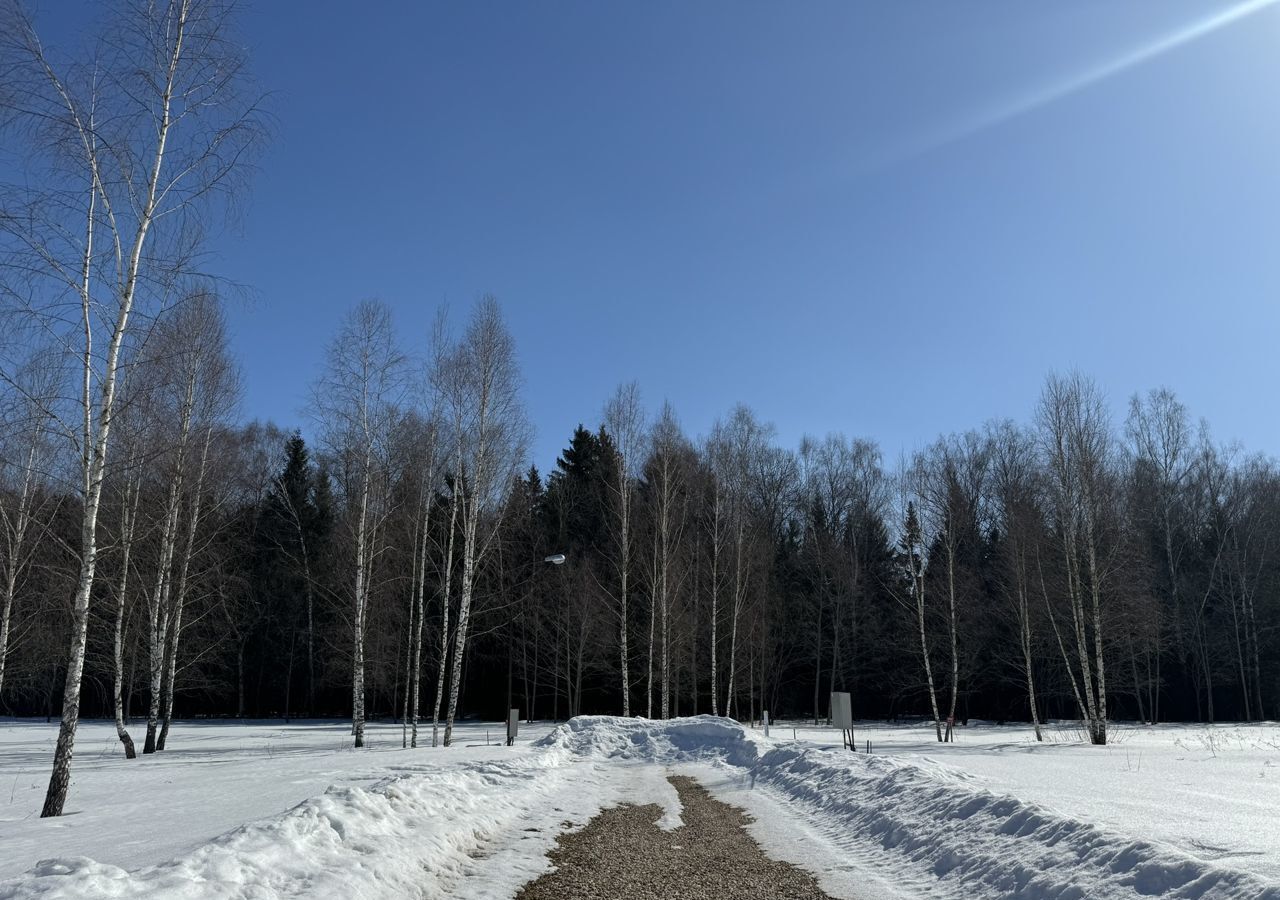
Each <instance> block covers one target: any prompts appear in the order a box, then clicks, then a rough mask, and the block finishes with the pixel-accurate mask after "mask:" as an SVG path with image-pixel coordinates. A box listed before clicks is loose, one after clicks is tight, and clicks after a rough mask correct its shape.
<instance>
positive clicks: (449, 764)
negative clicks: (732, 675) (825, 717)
mask: <svg viewBox="0 0 1280 900" xmlns="http://www.w3.org/2000/svg"><path fill="white" fill-rule="evenodd" d="M502 727H503V726H502V725H487V726H486V725H475V724H468V725H465V726H463V727H462V728H461V730H460V734H459V736H458V738H457V740H456V742H455V746H453V747H451V748H449V749H448V750H445V749H431V748H429V747H426V748H420V749H418V750H401V749H400V729H399V727H398V726H390V725H378V726H373V727H372V728H371V729H370V731H369V743H370V745H371V746H370V747H368V748H366V749H365V750H363V751H354V750H352V749H350V747H349V742H350V737H349V734H348V729H347V728H346V727H344V726H343V725H342V724H339V723H322V724H321V723H311V724H295V725H289V726H285V725H283V724H281V723H260V724H240V723H186V722H183V723H179V724H178V725H177V726H176V727H175V730H174V732H173V733H172V734H171V736H170V749H169V750H167V751H166V752H165V753H164V754H160V755H157V756H155V757H148V758H144V759H140V760H135V761H126V760H124V759H123V758H122V757H121V755H120V753H119V749H118V744H117V743H116V741H115V735H114V729H113V728H112V727H111V726H109V725H106V724H103V723H86V724H85V725H83V726H82V728H81V732H80V737H79V740H78V742H77V754H76V765H75V770H74V771H75V776H74V778H75V783H74V784H73V787H72V791H71V796H70V799H69V801H68V805H67V813H68V814H67V815H65V816H63V817H62V818H60V819H56V820H41V819H38V818H37V817H36V813H37V811H38V809H39V805H40V800H41V798H42V796H43V791H44V786H45V782H46V779H47V775H48V770H47V766H48V764H49V760H50V758H51V756H52V747H53V740H54V738H55V736H56V725H45V724H44V723H43V722H38V723H37V722H28V721H16V722H15V721H13V720H0V897H68V898H70V897H79V898H84V897H157V898H159V897H179V898H182V897H193V898H194V897H255V898H258V897H261V898H270V897H294V896H310V897H398V896H427V897H510V896H512V895H513V894H514V892H515V891H516V890H517V888H518V886H519V885H520V884H522V883H524V882H525V881H528V880H530V879H532V878H534V877H536V876H537V875H538V874H540V873H541V872H543V871H546V869H547V867H548V866H549V863H548V861H547V859H546V851H547V850H548V849H550V847H551V846H553V844H554V841H555V838H556V836H557V835H558V834H559V833H561V832H562V831H563V830H564V829H566V828H571V827H576V826H580V825H581V824H582V823H584V822H586V821H587V820H588V819H590V818H591V816H593V815H594V814H595V813H596V812H598V811H599V810H600V809H602V808H604V807H607V806H611V805H614V804H616V803H618V802H641V803H658V804H661V805H662V806H663V807H664V808H665V810H666V813H665V815H664V817H663V821H662V824H663V825H664V827H672V826H674V825H677V824H678V822H679V803H678V800H677V799H676V797H675V794H674V791H672V790H671V788H670V786H669V785H668V784H667V783H666V781H665V775H666V774H667V773H668V772H671V771H679V772H689V773H690V774H694V775H696V776H697V777H699V778H701V779H702V780H703V782H704V783H706V784H707V785H708V786H709V787H710V788H711V789H712V790H713V792H714V793H716V794H717V795H719V796H721V797H723V798H724V799H726V800H729V801H730V802H733V803H736V804H738V805H741V806H744V807H746V808H747V809H748V810H749V811H751V812H752V813H753V814H754V815H755V816H756V819H757V822H756V824H755V825H754V826H752V828H753V831H754V832H755V834H756V835H757V837H758V838H759V839H760V840H761V842H762V843H763V844H764V845H765V846H766V848H767V849H768V850H769V851H770V852H771V853H773V854H774V855H776V856H779V857H780V858H786V859H789V860H792V861H794V862H797V863H800V864H802V865H805V866H807V867H808V868H810V869H812V870H814V871H815V872H816V874H818V876H819V878H820V880H821V881H822V883H823V885H824V887H826V889H827V890H828V891H829V892H831V893H832V894H833V895H835V896H842V897H866V898H870V897H886V896H903V897H911V896H922V895H928V896H931V897H942V898H949V897H957V898H958V897H964V898H973V897H1005V896H1015V897H1026V898H1044V897H1055V898H1085V897H1099V898H1108V897H1117V898H1118V897H1140V896H1156V897H1168V898H1174V897H1178V898H1206V900H1207V898H1268V900H1280V812H1278V811H1280V781H1278V780H1277V779H1280V726H1276V725H1238V726H1237V725H1230V726H1217V727H1214V728H1206V727H1203V726H1160V727H1157V728H1135V727H1132V726H1116V727H1115V728H1114V730H1113V742H1112V744H1111V745H1109V746H1107V747H1101V748H1099V747H1089V746H1086V745H1084V744H1083V743H1082V742H1081V741H1080V736H1079V734H1078V733H1077V732H1076V731H1075V730H1074V729H1071V728H1060V727H1057V726H1051V727H1050V728H1049V729H1047V732H1046V735H1047V737H1048V738H1049V741H1047V742H1046V743H1045V744H1035V742H1034V741H1033V740H1031V733H1030V730H1029V728H1027V727H1023V726H1018V727H1004V726H988V725H974V726H971V727H968V728H961V729H959V733H958V741H957V742H956V743H955V744H954V745H948V746H940V745H938V744H937V743H936V742H934V741H933V739H932V730H931V729H929V728H922V727H920V726H910V727H908V726H900V727H889V726H884V725H878V726H869V727H864V726H861V725H860V726H859V727H858V729H857V732H856V738H857V741H858V745H859V747H860V748H861V749H865V742H866V741H867V740H868V739H869V740H871V742H872V750H873V754H872V755H871V756H870V757H868V756H866V755H865V754H862V753H859V754H856V755H855V754H852V753H850V752H849V751H847V750H843V749H841V748H840V746H839V741H838V735H837V734H836V733H834V732H831V731H829V730H827V729H822V728H818V729H815V728H813V727H811V726H805V725H799V724H797V725H796V726H795V731H794V737H795V738H796V740H793V731H792V726H791V725H790V724H785V725H781V726H778V725H775V726H774V727H773V729H772V733H771V737H770V738H769V739H767V740H766V739H765V738H764V737H763V735H762V733H761V732H760V731H758V730H751V729H743V728H741V727H739V726H737V725H735V724H733V723H729V722H727V721H724V720H715V719H711V718H709V717H702V718H698V719H682V720H674V721H672V722H668V723H660V722H652V723H650V722H645V721H643V720H637V719H633V720H619V719H608V718H584V719H578V720H574V721H573V722H572V723H570V725H569V726H565V727H562V728H560V729H558V730H553V729H552V727H551V726H550V725H538V726H533V727H526V728H525V729H524V730H523V731H522V734H521V740H520V742H519V743H518V745H517V746H516V747H513V748H507V747H504V746H500V742H499V738H500V737H501V730H502ZM486 732H487V738H488V740H489V742H490V744H489V746H486ZM427 742H428V743H429V731H428V734H427ZM655 763H657V764H655ZM3 879H8V880H7V881H4V880H3Z"/></svg>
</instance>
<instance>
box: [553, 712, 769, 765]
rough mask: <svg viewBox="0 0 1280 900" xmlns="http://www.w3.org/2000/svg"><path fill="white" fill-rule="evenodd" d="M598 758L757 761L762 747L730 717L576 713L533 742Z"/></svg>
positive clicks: (748, 762) (742, 762)
mask: <svg viewBox="0 0 1280 900" xmlns="http://www.w3.org/2000/svg"><path fill="white" fill-rule="evenodd" d="M534 746H535V747H539V748H542V749H544V750H562V751H568V752H571V753H574V754H576V755H578V756H580V757H589V758H594V759H630V760H635V759H639V760H645V761H648V762H662V763H678V762H696V761H701V760H716V761H720V762H725V763H728V764H729V765H734V766H751V765H754V764H755V762H756V759H757V757H758V755H759V754H758V750H757V747H756V744H755V741H754V739H753V738H752V736H751V735H750V733H749V732H748V731H747V730H746V729H745V728H743V727H742V726H741V725H739V724H738V723H737V722H734V721H733V720H732V719H722V718H719V717H717V716H691V717H689V718H685V719H667V720H666V721H657V722H655V721H650V720H648V719H621V718H617V717H616V716H578V717H577V718H574V719H570V720H569V721H568V722H566V723H565V724H564V725H561V726H560V727H558V728H556V729H555V730H554V731H552V732H551V733H550V734H548V735H547V736H546V737H543V738H542V739H540V740H539V741H537V742H536V743H535V744H534Z"/></svg>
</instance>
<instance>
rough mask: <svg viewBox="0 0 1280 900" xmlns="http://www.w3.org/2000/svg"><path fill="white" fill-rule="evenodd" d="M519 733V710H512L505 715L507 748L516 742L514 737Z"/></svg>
mask: <svg viewBox="0 0 1280 900" xmlns="http://www.w3.org/2000/svg"><path fill="white" fill-rule="evenodd" d="M519 733H520V710H518V709H513V710H511V711H510V712H508V713H507V746H508V747H510V746H511V745H512V744H514V743H515V742H516V735H517V734H519Z"/></svg>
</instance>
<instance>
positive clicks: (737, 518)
mask: <svg viewBox="0 0 1280 900" xmlns="http://www.w3.org/2000/svg"><path fill="white" fill-rule="evenodd" d="M117 12H118V14H117V15H115V16H113V17H112V18H111V20H110V23H111V24H110V25H109V27H106V28H105V29H104V31H103V32H102V34H100V35H98V39H97V40H96V41H95V42H94V43H93V45H92V51H91V52H89V53H88V54H87V55H82V56H71V57H59V56H58V55H57V54H55V53H54V51H52V50H51V49H49V48H46V47H45V46H44V45H43V44H42V43H41V42H40V40H39V37H38V35H37V31H36V28H35V25H34V23H33V22H32V20H31V19H30V18H29V17H27V16H26V15H25V13H24V11H23V9H22V7H20V6H19V5H16V4H9V5H6V6H5V7H4V17H5V18H4V20H3V22H0V26H3V27H0V34H3V35H4V37H3V38H2V39H0V40H2V41H3V43H0V67H3V75H4V77H3V78H2V79H0V84H3V85H4V93H3V94H2V95H0V109H3V111H4V114H5V118H4V119H3V122H2V124H4V125H5V126H7V127H8V128H9V131H8V132H7V133H9V134H12V135H13V136H14V137H15V138H19V139H20V140H21V145H22V146H23V147H24V148H25V152H26V154H27V155H26V156H25V157H24V159H25V165H26V171H25V172H24V177H23V179H21V181H20V182H18V183H15V184H10V185H7V186H5V189H4V192H3V194H2V195H0V242H2V243H0V253H3V256H4V260H3V263H4V265H3V267H2V268H0V272H3V277H2V278H0V299H2V300H3V304H4V309H3V311H4V316H5V320H4V321H5V335H4V339H3V341H0V354H2V357H3V359H2V361H0V424H2V428H0V706H3V708H4V709H5V710H7V711H9V712H12V713H15V714H21V715H41V714H42V715H45V716H48V717H50V718H52V717H54V716H58V717H59V718H60V727H59V740H58V745H57V749H56V751H55V760H54V766H53V770H52V774H51V779H50V786H49V792H48V795H47V798H46V803H45V807H44V810H43V814H45V815H58V814H60V812H61V811H62V807H63V804H64V802H65V798H66V792H67V788H68V785H69V783H70V770H71V761H72V756H73V751H74V738H75V732H76V728H77V724H78V721H79V718H80V716H81V714H82V712H83V713H84V714H87V715H91V716H99V717H105V718H108V719H113V720H114V722H115V727H116V731H117V733H118V735H119V739H120V744H121V752H123V753H124V754H125V755H127V756H130V757H132V756H134V755H135V754H136V753H137V752H138V750H137V744H138V743H139V742H140V743H141V745H142V747H141V752H142V753H154V752H163V751H164V749H165V747H166V744H167V742H168V741H169V740H170V736H171V730H172V728H173V727H174V722H175V718H176V717H178V716H238V717H275V716H279V717H284V718H286V719H287V718H290V717H295V716H343V717H350V720H351V725H352V740H353V743H354V744H355V745H356V746H357V747H359V746H362V745H363V743H364V729H365V723H366V722H367V721H368V720H369V719H370V718H371V717H383V718H387V717H390V718H394V719H395V720H397V721H399V722H401V723H402V726H403V742H404V744H405V745H406V746H415V747H416V746H419V745H422V744H427V743H429V744H431V745H433V746H434V745H437V744H444V745H448V744H449V743H450V742H451V741H452V739H453V730H454V727H455V725H456V724H457V722H458V721H459V719H460V718H461V717H463V716H468V715H482V716H500V715H502V714H504V712H505V710H507V709H508V708H512V707H516V708H519V709H520V710H521V711H522V713H523V715H525V716H526V717H527V718H529V719H534V718H551V719H561V718H564V717H567V716H573V715H578V714H581V713H591V712H601V713H613V714H621V715H643V716H647V717H652V718H658V717H662V718H665V717H668V716H677V715H687V714H693V713H710V714H713V715H722V716H730V717H735V718H738V719H742V720H749V719H750V720H754V719H757V718H759V717H760V716H761V715H762V714H763V712H764V711H765V710H768V711H770V713H771V714H772V715H773V716H775V717H776V716H805V717H812V718H813V719H815V720H820V719H822V718H823V717H825V716H826V715H828V713H829V710H828V708H827V705H828V697H829V694H830V693H831V692H832V691H834V690H848V691H851V692H852V693H853V695H854V704H855V710H856V713H857V714H858V715H860V716H863V717H890V718H899V717H922V718H923V719H924V720H926V721H928V722H930V723H931V725H932V727H933V728H934V729H935V732H936V734H937V737H938V740H940V741H944V740H948V739H950V737H951V726H952V723H954V722H955V721H957V720H964V719H967V718H970V717H981V718H988V719H997V720H1018V721H1027V722H1028V723H1029V727H1030V728H1031V729H1032V730H1033V731H1034V734H1035V736H1036V737H1037V738H1040V737H1041V736H1042V726H1043V725H1044V723H1045V722H1046V721H1048V720H1049V719H1051V718H1067V719H1072V720H1079V721H1080V722H1081V723H1082V727H1083V730H1084V733H1085V734H1086V735H1087V737H1088V739H1089V740H1091V741H1092V742H1094V743H1099V744H1101V743H1105V742H1106V741H1107V736H1108V723H1109V722H1111V721H1113V720H1115V719H1136V720H1140V721H1145V722H1158V721H1168V720H1199V721H1213V720H1216V719H1224V718H1226V719H1243V720H1254V719H1260V718H1264V717H1267V716H1275V715H1276V710H1277V704H1278V703H1280V700H1278V699H1277V698H1278V697H1280V628H1278V627H1277V625H1278V623H1280V606H1278V601H1277V587H1278V586H1280V582H1278V577H1280V557H1278V554H1277V552H1276V550H1277V544H1278V543H1280V468H1278V467H1277V465H1276V463H1275V462H1274V461H1273V460H1271V459H1269V458H1266V457H1263V456H1250V455H1247V454H1245V453H1244V452H1243V451H1241V450H1240V449H1239V448H1237V447H1235V446H1232V445H1222V444H1220V443H1218V442H1215V441H1214V440H1213V438H1212V436H1211V434H1210V432H1209V430H1208V427H1207V426H1206V425H1204V424H1202V423H1196V422H1194V421H1193V420H1192V418H1191V416H1190V414H1189V413H1188V411H1187V410H1186V409H1185V408H1184V406H1183V405H1182V404H1181V403H1180V402H1179V401H1178V400H1177V398H1176V397H1175V396H1174V394H1173V393H1172V392H1170V391H1168V390H1165V389H1158V390H1154V391H1151V392H1150V393H1148V394H1145V395H1142V396H1137V397H1134V398H1133V399H1132V401H1131V403H1130V405H1129V408H1128V410H1127V414H1126V415H1124V416H1123V417H1122V418H1121V419H1120V420H1114V419H1113V416H1112V411H1111V408H1110V406H1109V404H1108V402H1107V400H1106V398H1105V396H1104V395H1103V393H1102V391H1101V390H1100V388H1099V387H1098V386H1097V385H1096V384H1095V383H1094V382H1092V381H1091V380H1090V379H1088V378H1087V377H1085V376H1083V375H1080V374H1067V375H1051V376H1050V377H1049V378H1048V379H1047V380H1046V382H1045V384H1044V386H1043V390H1042V392H1041V396H1040V400H1039V403H1038V405H1037V409H1036V412H1035V415H1034V416H1033V418H1032V420H1031V421H1028V422H1024V423H1018V422H1013V421H999V422H992V423H987V424H985V425H982V426H980V427H977V428H975V429H973V430H971V431H967V432H964V433H962V434H955V435H946V436H942V437H940V438H938V439H937V440H936V441H935V442H934V443H932V444H931V445H929V446H927V447H925V448H923V449H921V450H919V451H918V452H915V453H912V454H910V455H908V456H906V457H905V458H902V459H898V460H885V459H884V458H883V456H882V454H881V452H880V450H879V448H878V447H877V445H876V444H875V442H874V441H872V440H869V439H864V438H851V437H848V436H845V435H841V434H829V435H826V436H824V437H815V438H805V439H804V440H802V441H801V442H800V444H799V446H798V447H784V446H782V445H781V444H780V443H779V441H778V439H777V435H776V433H775V430H774V429H773V428H772V426H770V425H769V424H768V423H767V422H765V421H763V420H762V419H761V418H760V417H759V416H757V415H756V414H755V413H754V412H753V411H752V410H751V409H750V408H748V407H746V406H737V407H734V408H733V409H731V410H730V411H729V412H728V413H727V414H726V415H725V416H723V417H722V418H721V419H720V420H719V421H718V422H716V423H715V424H714V425H713V427H711V428H710V429H709V431H708V432H707V433H706V434H703V435H699V436H695V435H690V434H688V433H687V432H686V431H685V429H684V428H683V427H682V425H681V423H680V420H679V417H678V415H677V412H676V410H675V409H674V408H673V407H672V406H671V405H670V404H669V403H667V404H662V405H661V406H660V407H659V408H658V409H657V410H656V411H654V410H650V409H649V408H647V407H646V406H645V404H644V403H643V401H642V397H641V392H640V388H639V386H638V385H636V384H624V385H621V386H619V387H618V388H617V389H616V391H614V392H613V393H612V395H611V396H609V397H608V398H605V400H606V402H604V403H603V404H602V407H601V409H600V410H599V411H598V414H596V415H591V416H584V424H583V425H581V426H580V427H579V428H578V429H576V431H575V432H574V433H573V434H572V435H571V436H567V444H566V446H565V448H564V450H563V452H562V454H561V455H560V457H559V459H558V460H557V461H556V464H555V466H554V468H553V469H552V470H551V471H550V472H548V473H545V474H544V473H542V472H539V471H538V470H537V469H536V468H533V467H529V466H528V465H527V458H526V457H527V453H526V451H527V445H528V439H529V433H530V427H529V424H528V422H527V420H526V416H525V413H524V410H523V407H522V405H521V399H520V386H521V378H520V372H519V366H518V360H517V355H516V348H515V344H514V341H513V338H512V335H511V334H510V332H509V330H508V329H507V327H506V325H505V322H504V320H503V317H502V312H501V308H500V306H499V305H498V303H497V301H496V300H494V299H493V298H490V297H486V298H483V299H482V300H480V301H478V302H477V303H476V304H475V305H474V308H473V309H472V310H471V311H470V313H469V314H468V316H467V317H466V318H465V321H462V322H453V321H451V320H450V318H449V317H448V315H447V314H445V313H443V312H442V313H441V314H440V316H439V317H438V318H437V321H436V323H435V325H434V327H433V329H432V330H431V332H430V333H429V334H423V335H416V336H415V335H408V334H405V333H403V332H402V331H401V330H400V329H398V328H397V327H396V325H395V322H394V320H393V317H392V313H391V310H390V309H389V308H388V307H387V306H386V305H385V304H382V303H379V302H375V301H365V302H362V303H359V304H357V305H356V306H354V307H353V308H352V309H351V310H350V311H349V312H348V314H347V315H346V317H345V318H344V320H343V321H342V323H341V325H340V327H339V328H338V329H337V331H336V333H335V334H334V337H333V339H332V341H331V343H330V345H329V347H328V351H327V356H326V360H325V364H324V367H323V370H322V371H321V372H320V373H319V374H318V376H317V377H316V379H315V381H314V384H313V390H312V397H311V402H310V404H309V407H310V419H309V421H307V422H305V423H299V424H302V425H304V426H305V429H304V430H302V429H295V430H285V429H282V428H280V427H278V426H277V425H275V424H272V423H269V422H268V423H262V422H250V423H245V422H243V421H241V420H240V418H239V415H238V409H239V399H240V391H241V381H240V374H239V370H238V367H237V364H236V362H235V358H234V353H233V351H232V348H231V346H230V342H229V338H228V335H227V328H226V322H225V300H224V297H223V294H224V293H225V284H223V283H221V282H219V281H218V280H217V279H214V278H212V277H211V276H209V275H208V274H207V273H204V272H203V271H202V269H201V261H202V259H203V248H204V247H205V241H206V235H207V233H208V232H209V231H210V230H211V226H212V225H213V224H214V223H215V221H216V220H217V219H218V217H219V216H221V215H222V213H223V212H224V211H225V210H226V202H225V201H227V200H228V199H232V198H234V196H235V194H236V191H237V190H238V189H239V186H240V185H239V182H240V180H241V178H240V176H241V175H242V174H243V173H244V171H245V170H246V169H247V168H248V166H247V162H248V161H249V160H251V159H252V154H253V152H254V150H255V148H256V147H257V146H259V144H260V142H261V138H262V135H263V132H264V130H265V129H264V125H263V120H262V116H261V113H260V112H259V108H258V103H257V99H256V97H257V95H256V94H255V93H254V90H253V87H252V84H251V82H250V81H249V80H248V77H247V74H246V72H245V62H244V60H243V58H242V55H241V54H242V51H241V50H240V49H239V48H240V47H241V46H242V44H241V42H239V41H238V40H237V39H236V37H235V34H234V30H233V26H234V6H233V5H231V4H225V3H220V2H213V0H171V2H166V3H150V2H147V3H143V2H138V3H124V4H122V5H121V9H120V10H118V11H117ZM85 60H91V62H88V63H86V62H85ZM15 146H16V144H15ZM304 433H305V435H306V437H305V438H304ZM558 554H563V555H564V562H563V564H562V565H553V564H551V563H549V562H548V560H549V559H551V558H553V557H555V556H557V555H558ZM428 722H429V723H430V735H429V736H427V735H426V733H425V729H426V723H428ZM139 738H140V741H139Z"/></svg>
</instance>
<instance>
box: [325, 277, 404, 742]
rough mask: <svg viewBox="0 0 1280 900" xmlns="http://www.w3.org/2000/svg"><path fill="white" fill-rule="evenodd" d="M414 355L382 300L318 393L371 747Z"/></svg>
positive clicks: (373, 304)
mask: <svg viewBox="0 0 1280 900" xmlns="http://www.w3.org/2000/svg"><path fill="white" fill-rule="evenodd" d="M405 376H406V358H405V356H404V354H403V353H402V352H401V350H400V348H399V347H398V346H397V343H396V339H395V328H394V326H393V324H392V320H391V311H390V310H389V309H388V308H387V307H386V305H384V304H382V303H379V302H377V301H374V300H366V301H364V302H362V303H360V304H358V305H357V306H356V307H355V308H354V309H353V310H351V312H350V313H348V314H347V316H346V318H345V319H344V321H343V323H342V326H341V327H340V328H339V330H338V334H337V336H336V337H335V338H334V339H333V341H332V343H330V345H329V352H328V364H327V366H326V369H325V372H324V374H323V375H322V376H321V378H320V380H319V381H318V382H317V383H316V385H315V387H314V389H313V391H312V398H313V399H312V414H313V415H314V416H315V418H316V419H317V422H318V424H319V426H320V428H321V429H322V431H323V433H324V435H325V442H326V445H327V446H328V448H329V451H330V453H332V455H333V457H334V459H335V460H336V461H337V463H338V475H339V483H340V484H341V487H342V494H343V498H344V501H345V510H346V514H345V516H344V520H345V523H346V527H347V529H348V533H349V537H350V541H351V546H352V548H353V551H354V552H353V556H354V563H353V567H352V568H353V571H352V572H351V577H352V587H351V604H352V607H351V608H352V615H351V730H352V736H353V738H354V741H355V746H356V747H363V746H364V725H365V656H364V650H365V626H366V619H367V616H368V610H369V596H370V589H371V584H372V579H373V570H374V566H375V564H376V562H377V559H378V556H379V553H380V548H381V540H382V525H383V522H384V520H385V518H386V515H387V512H388V510H387V503H386V500H387V487H388V472H387V465H386V464H387V459H388V454H389V450H388V442H389V441H390V440H391V436H392V431H393V428H394V425H395V423H396V421H397V419H398V418H399V416H400V415H401V407H400V404H401V402H402V401H403V399H404V394H405V390H406V382H405Z"/></svg>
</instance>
